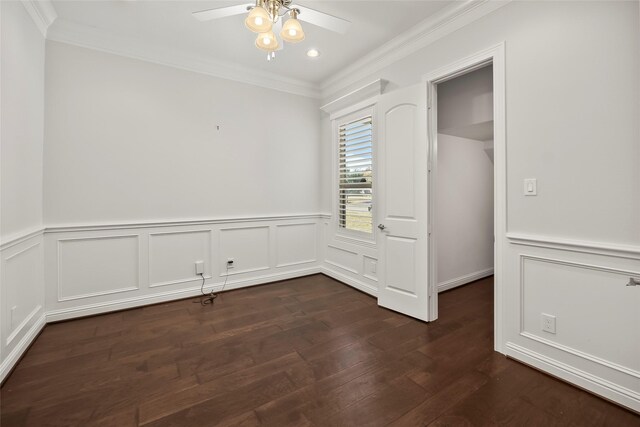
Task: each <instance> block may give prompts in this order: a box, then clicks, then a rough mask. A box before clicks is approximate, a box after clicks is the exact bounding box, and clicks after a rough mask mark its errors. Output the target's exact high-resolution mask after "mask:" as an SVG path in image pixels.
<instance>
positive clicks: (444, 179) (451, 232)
mask: <svg viewBox="0 0 640 427" xmlns="http://www.w3.org/2000/svg"><path fill="white" fill-rule="evenodd" d="M423 80H424V81H426V83H427V91H428V113H427V115H428V129H429V131H428V133H429V135H428V140H429V141H428V144H429V191H428V205H429V207H428V210H429V245H428V246H429V250H428V259H429V261H428V270H429V279H428V281H429V285H428V286H429V291H430V302H429V304H430V307H429V314H430V319H429V320H436V319H437V318H438V292H442V291H445V290H448V289H453V288H455V287H457V286H462V285H464V284H466V283H470V282H472V281H475V280H478V279H481V278H483V277H488V276H490V275H492V274H493V275H494V281H493V282H494V316H493V317H494V330H495V336H494V349H495V350H496V351H499V352H502V353H504V349H503V339H502V336H503V333H502V323H501V319H502V312H503V306H502V300H503V298H502V293H503V288H502V280H501V279H502V270H501V265H502V259H503V253H504V245H505V239H506V185H505V183H506V178H505V172H506V157H505V153H506V150H505V146H506V144H505V133H504V126H505V117H504V109H505V98H504V83H505V81H504V46H503V45H498V46H495V47H493V48H491V49H488V50H486V51H483V52H480V53H478V54H476V55H474V56H472V57H469V58H466V59H464V60H461V61H459V62H457V63H454V64H451V65H450V66H447V67H444V68H442V69H440V70H438V71H436V72H434V73H432V74H430V75H428V76H425V77H424V78H423Z"/></svg>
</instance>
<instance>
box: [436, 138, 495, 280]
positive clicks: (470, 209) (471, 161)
mask: <svg viewBox="0 0 640 427" xmlns="http://www.w3.org/2000/svg"><path fill="white" fill-rule="evenodd" d="M437 175H438V177H437V192H436V194H437V196H436V197H437V200H436V223H435V232H436V236H437V242H438V243H437V274H438V290H439V291H443V290H447V289H451V288H453V287H456V286H459V285H463V284H465V283H468V282H471V281H473V280H476V279H478V278H480V277H485V276H487V275H489V274H491V273H492V272H493V163H492V162H491V159H490V158H489V157H488V156H487V154H486V153H485V151H484V144H483V143H482V142H481V141H476V140H473V139H466V138H459V137H456V136H450V135H445V134H439V135H438V167H437Z"/></svg>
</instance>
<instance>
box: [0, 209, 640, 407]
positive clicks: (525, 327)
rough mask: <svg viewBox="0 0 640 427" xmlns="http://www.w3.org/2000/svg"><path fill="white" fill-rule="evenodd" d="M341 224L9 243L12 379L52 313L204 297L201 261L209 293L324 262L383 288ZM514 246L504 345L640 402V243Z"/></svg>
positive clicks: (144, 231) (106, 230)
mask: <svg viewBox="0 0 640 427" xmlns="http://www.w3.org/2000/svg"><path fill="white" fill-rule="evenodd" d="M330 220H331V218H330V217H329V216H327V215H295V216H285V217H265V218H238V219H221V220H210V221H182V222H171V223H146V224H128V225H104V226H74V227H58V228H47V229H45V230H37V231H34V232H32V233H29V234H26V235H24V236H22V237H20V238H15V239H13V240H11V241H8V242H5V243H3V244H2V247H1V262H2V284H3V285H2V288H1V289H2V294H1V295H0V297H1V298H2V304H1V305H0V318H1V320H2V328H1V331H0V332H1V343H0V344H1V345H0V355H1V356H2V364H1V366H0V378H2V379H4V378H5V377H6V375H7V374H8V372H10V370H11V368H12V367H13V366H14V364H15V363H16V362H17V361H18V360H19V358H20V356H21V355H22V354H23V352H24V351H25V350H26V349H27V348H28V346H29V344H30V343H31V342H32V341H33V339H34V338H35V337H36V336H37V334H38V332H39V331H40V330H41V329H42V327H43V326H44V325H45V323H46V322H52V321H58V320H64V319H71V318H75V317H80V316H86V315H92V314H98V313H103V312H108V311H113V310H120V309H126V308H131V307H136V306H141V305H146V304H152V303H157V302H163V301H169V300H175V299H179V298H187V297H192V296H196V295H198V294H199V292H200V285H201V278H200V277H198V276H197V275H196V274H195V262H196V261H202V262H203V264H204V276H205V280H206V283H205V290H207V291H208V290H210V289H212V288H213V289H214V290H216V291H220V290H221V289H222V288H223V285H224V286H225V289H235V288H240V287H245V286H251V285H257V284H262V283H267V282H271V281H277V280H283V279H288V278H293V277H299V276H304V275H309V274H315V273H319V272H321V273H324V274H326V275H327V276H330V277H333V278H335V279H337V280H340V281H341V282H344V283H346V284H348V285H350V286H352V287H354V288H356V289H359V290H361V291H363V292H365V293H368V294H370V295H373V296H376V295H377V290H378V278H377V273H376V270H377V259H378V256H377V249H376V246H375V245H374V244H373V243H369V242H356V241H351V240H349V239H345V238H343V237H342V236H337V235H336V234H335V232H334V231H335V230H333V229H332V227H331V222H330ZM507 247H508V249H507V258H508V259H505V260H504V261H505V262H504V266H505V267H504V268H505V275H504V277H505V295H504V302H505V306H504V307H503V310H504V312H505V313H506V316H505V319H506V321H507V322H506V323H507V324H506V325H505V326H504V327H505V328H506V329H505V343H504V344H505V349H506V354H507V355H508V356H510V357H513V358H515V359H518V360H520V361H522V362H524V363H526V364H529V365H532V366H534V367H536V368H539V369H541V370H543V371H546V372H549V373H550V374H552V375H555V376H557V377H559V378H562V379H564V380H566V381H568V382H571V383H573V384H576V385H578V386H580V387H583V388H585V389H587V390H590V391H592V392H594V393H596V394H599V395H601V396H603V397H605V398H608V399H610V400H613V401H615V402H618V403H620V404H622V405H624V406H626V407H628V408H631V409H634V410H636V411H639V412H640V329H639V328H638V327H637V325H639V324H640V310H638V307H640V288H638V287H637V286H636V287H633V286H626V284H627V283H628V282H629V278H630V277H634V278H636V279H640V248H637V247H633V246H631V247H630V246H617V245H605V244H598V243H592V242H573V241H564V240H559V239H551V238H543V237H537V236H520V235H516V234H509V235H508V245H507ZM228 259H233V260H234V264H233V268H232V269H229V270H227V268H226V265H227V260H228ZM485 273H486V274H490V272H489V271H486V272H482V274H485ZM467 279H470V278H469V277H466V278H465V280H467ZM225 282H226V284H225ZM447 286H448V285H447ZM542 313H546V314H550V315H553V316H555V317H556V329H557V330H556V333H555V334H550V333H548V332H545V331H543V330H542V323H541V314H542Z"/></svg>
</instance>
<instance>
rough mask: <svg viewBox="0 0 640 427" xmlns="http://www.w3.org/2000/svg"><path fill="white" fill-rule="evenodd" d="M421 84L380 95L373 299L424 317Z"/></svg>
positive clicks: (424, 168) (423, 93) (424, 142)
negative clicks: (376, 279)
mask: <svg viewBox="0 0 640 427" xmlns="http://www.w3.org/2000/svg"><path fill="white" fill-rule="evenodd" d="M426 91H427V89H426V84H419V85H415V86H411V87H407V88H403V89H400V90H396V91H394V92H392V93H389V94H386V95H382V96H381V97H380V99H379V102H378V106H377V112H378V114H377V116H378V165H379V170H378V182H379V186H378V193H379V203H378V209H379V210H378V218H379V222H380V225H379V226H378V229H377V232H378V236H379V239H378V241H379V245H380V246H379V255H378V256H379V260H378V266H379V272H378V273H379V280H380V288H379V294H378V305H380V306H382V307H386V308H389V309H391V310H395V311H398V312H400V313H403V314H406V315H408V316H411V317H415V318H417V319H420V320H425V321H427V320H429V313H428V309H429V286H428V277H427V262H428V257H427V245H428V234H427V233H428V222H427V220H428V218H427V178H428V176H427V175H428V168H427V160H428V159H427V152H428V150H427V147H428V144H427V112H426Z"/></svg>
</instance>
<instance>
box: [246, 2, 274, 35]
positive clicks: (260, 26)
mask: <svg viewBox="0 0 640 427" xmlns="http://www.w3.org/2000/svg"><path fill="white" fill-rule="evenodd" d="M244 25H246V27H247V28H248V29H250V30H251V31H253V32H254V33H266V32H269V31H271V26H272V22H271V17H270V16H269V14H268V13H267V11H266V10H264V8H263V7H262V6H260V5H256V6H254V7H253V8H252V9H251V12H249V15H247V19H245V20H244Z"/></svg>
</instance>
